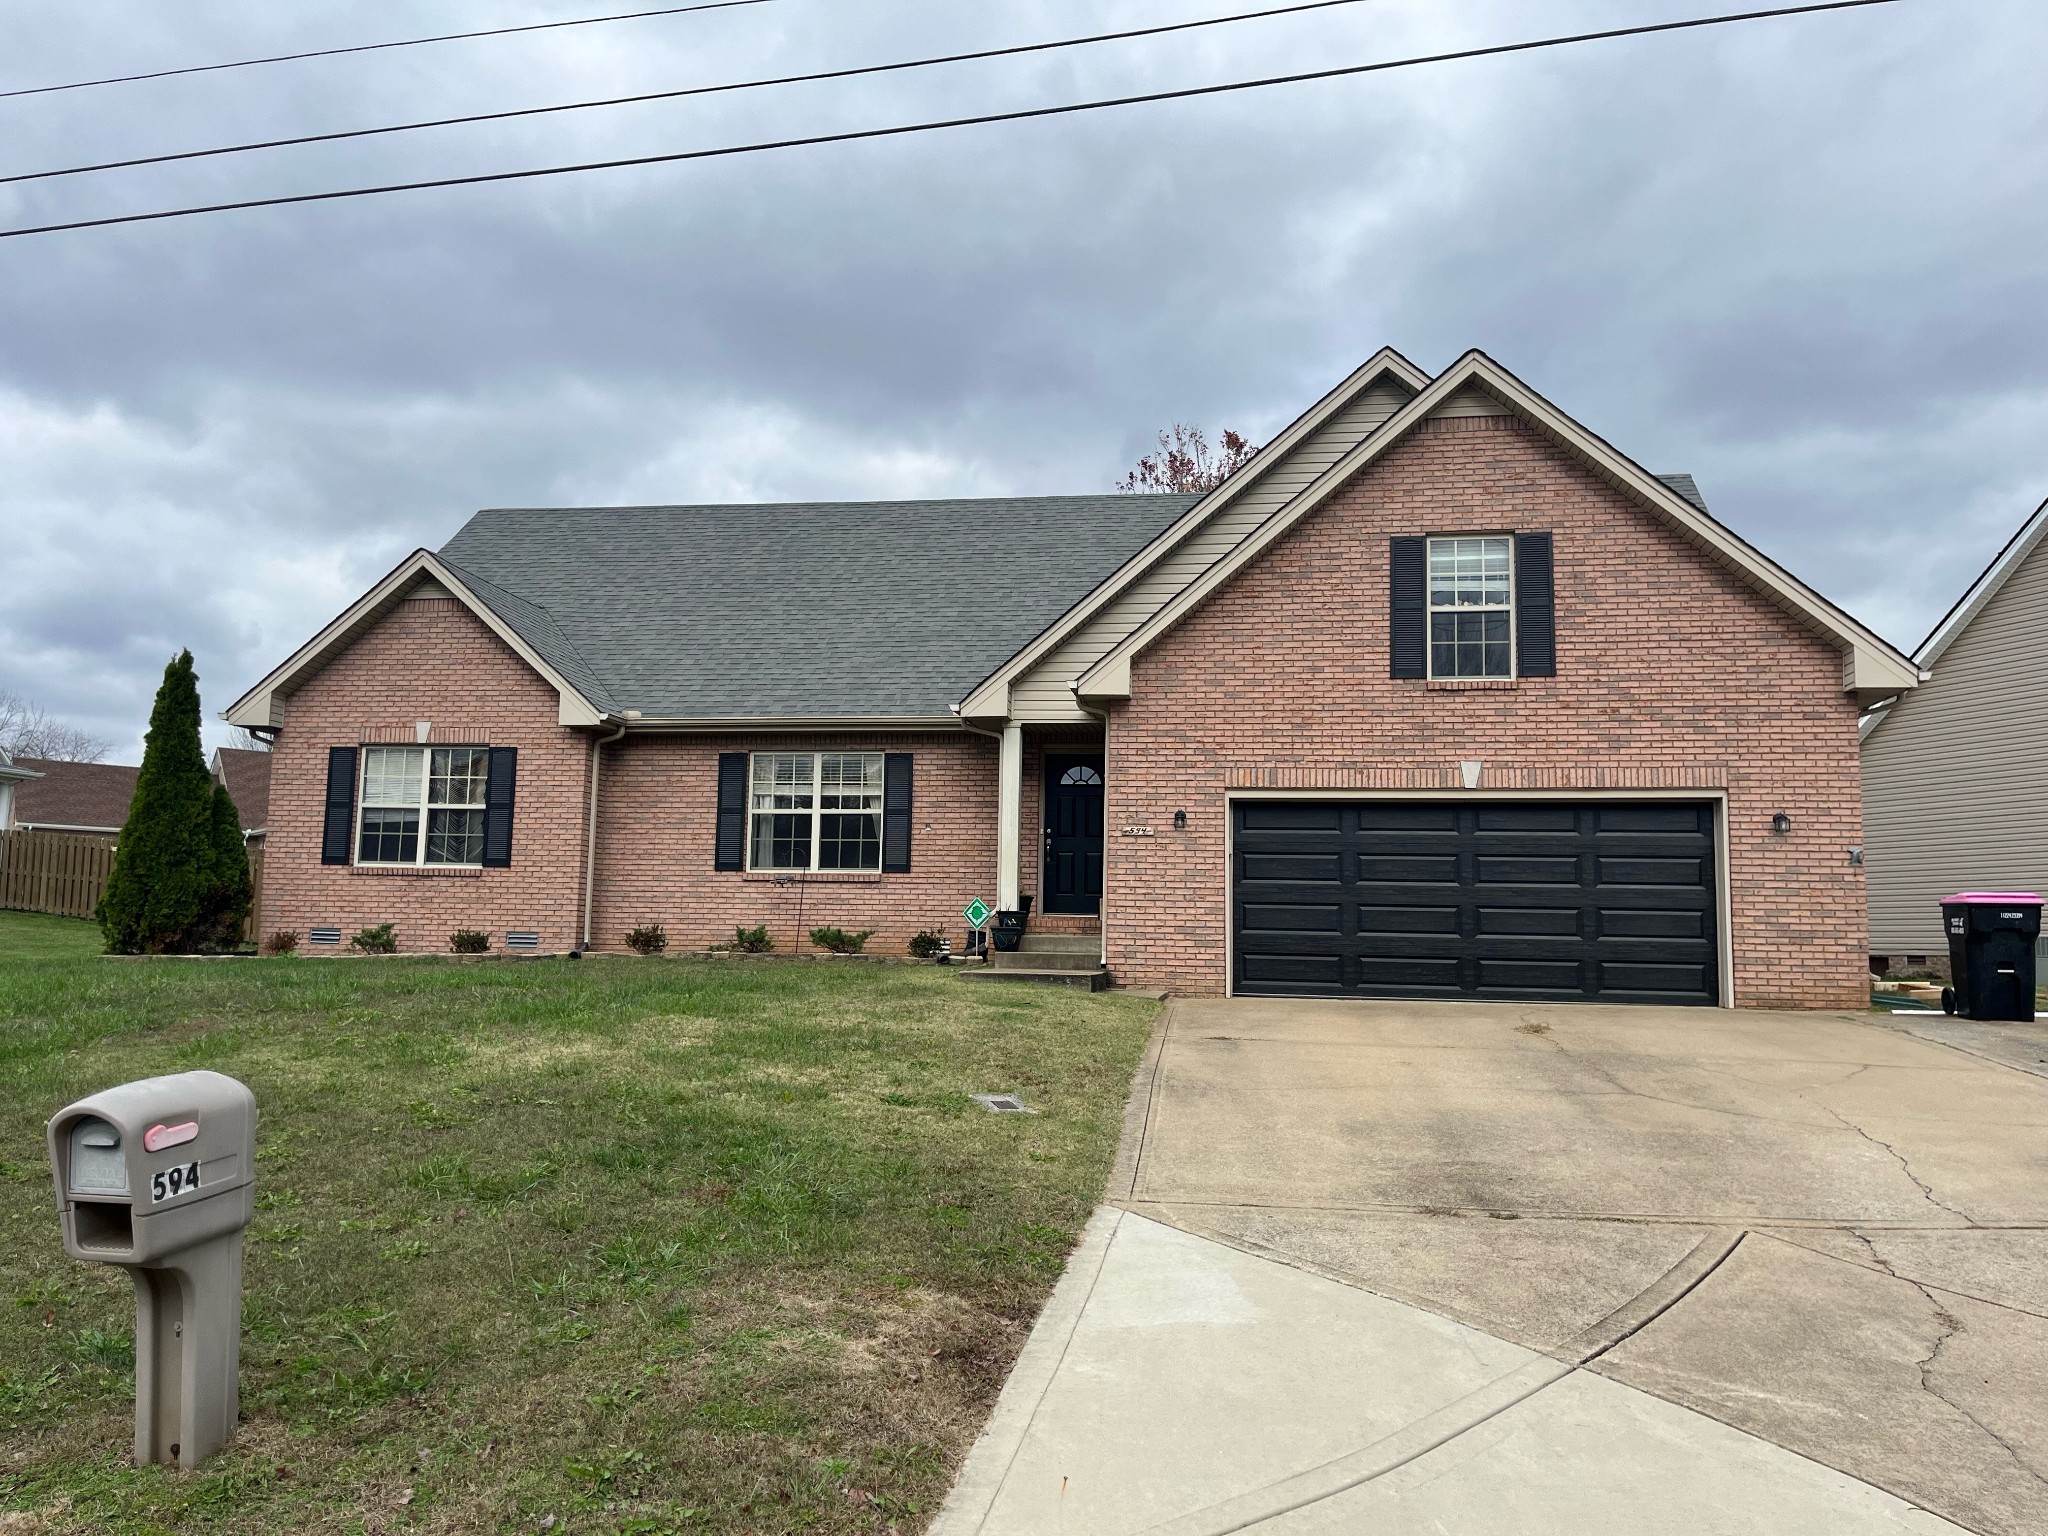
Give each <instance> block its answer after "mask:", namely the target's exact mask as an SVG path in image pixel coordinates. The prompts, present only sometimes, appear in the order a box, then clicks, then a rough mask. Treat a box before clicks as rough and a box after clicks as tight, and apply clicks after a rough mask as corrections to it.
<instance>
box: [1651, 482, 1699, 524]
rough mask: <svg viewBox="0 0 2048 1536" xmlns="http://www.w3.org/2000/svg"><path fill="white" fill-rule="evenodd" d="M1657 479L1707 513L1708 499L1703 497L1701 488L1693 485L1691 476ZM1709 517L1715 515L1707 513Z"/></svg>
mask: <svg viewBox="0 0 2048 1536" xmlns="http://www.w3.org/2000/svg"><path fill="white" fill-rule="evenodd" d="M1657 478H1658V479H1659V480H1662V481H1663V482H1664V483H1665V484H1666V485H1668V486H1670V487H1671V489H1673V490H1674V491H1676V492H1678V494H1679V495H1681V496H1683V497H1684V498H1685V499H1686V500H1687V501H1689V502H1691V503H1692V504H1693V505H1694V506H1696V507H1698V508H1699V509H1700V510H1701V511H1702V512H1706V511H1707V498H1706V497H1704V496H1702V495H1701V494H1700V488H1699V487H1698V486H1697V485H1695V484H1693V480H1692V476H1691V475H1659V476H1658V477H1657ZM1707 515H1708V516H1709V517H1712V516H1713V513H1711V512H1707Z"/></svg>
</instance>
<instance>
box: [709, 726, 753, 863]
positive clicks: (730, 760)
mask: <svg viewBox="0 0 2048 1536" xmlns="http://www.w3.org/2000/svg"><path fill="white" fill-rule="evenodd" d="M712 867H713V868H715V869H745V868H746V867H747V754H746V753H744V752H721V753H719V754H718V855H717V858H716V859H715V860H714V861H713V865H712Z"/></svg>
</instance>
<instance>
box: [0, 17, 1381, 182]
mask: <svg viewBox="0 0 2048 1536" xmlns="http://www.w3.org/2000/svg"><path fill="white" fill-rule="evenodd" d="M1365 3H1367V0H1306V3H1303V4H1296V5H1280V6H1274V7H1272V8H1270V9H1268V10H1263V11H1241V12H1238V13H1237V14H1235V15H1231V16H1206V17H1203V18H1201V19H1199V20H1196V21H1172V22H1166V23H1163V24H1161V25H1159V26H1152V27H1133V28H1130V29H1129V30H1127V31H1123V32H1097V33H1095V34H1093V35H1091V36H1088V37H1066V38H1058V39H1055V40H1053V41H1051V42H1043V43H1017V44H1014V45H1012V46H1010V47H1007V48H982V49H977V50H976V51H974V52H972V53H947V54H940V55H937V56H936V57H932V58H922V59H904V60H901V61H899V62H896V63H893V64H862V65H859V66H856V67H854V68H850V69H825V70H818V71H816V72H814V73H811V74H806V75H777V76H774V77H772V78H769V79H765V80H738V81H732V82H728V83H727V84H724V85H693V86H689V87H686V88H684V89H680V90H673V91H648V92H645V93H644V94H641V95H637V96H609V97H605V98H603V99H601V100H597V101H571V102H564V103H562V104H560V105H558V106H552V107H516V108H513V109H511V110H509V111H503V112H475V113H471V114H469V115H467V116H464V117H437V118H429V119H426V120H424V121H421V122H414V123H391V124H387V125H386V126H384V127H381V128H344V129H340V130H338V131H336V132H333V133H308V134H301V135H299V136H298V137H296V138H289V139H261V140H257V141H255V142H252V143H247V144H224V145H221V146H219V147H217V148H214V149H187V150H180V151H178V152H176V153H174V154H168V155H141V156H137V157H136V158H134V159H132V160H103V161H100V162H99V163H97V164H94V165H73V166H66V167H64V168H62V169H59V170H53V171H20V172H17V173H15V174H14V175H12V176H0V186H4V185H6V184H8V183H9V182H17V181H46V180H49V179H50V178H52V177H57V176H83V175H86V174H87V173H89V172H92V171H120V170H129V169H132V168H133V167H135V166H140V165H164V164H167V163H169V162H171V161H176V160H204V159H208V158H210V157H213V156H216V155H240V154H248V153H250V152H252V151H255V150H262V149H291V148H296V147H297V146H300V145H304V144H331V143H333V142H334V141H336V140H337V139H365V138H371V137H374V136H376V135H379V134H388V133H412V132H415V131H417V130H419V129H422V128H453V127H458V126H461V125H463V124H466V123H495V122H502V121H504V120H505V119H506V118H514V117H540V116H543V115H545V114H547V113H552V112H582V111H585V110H588V109H589V108H592V107H624V106H632V105H635V104H637V103H640V102H647V101H673V100H675V99H677V98H679V97H684V96H716V95H720V94H722V93H725V92H730V91H754V90H760V89H761V88H763V87H764V86H773V85H810V84H815V83H816V82H818V81H822V80H848V79H852V78H854V77H855V76H858V75H885V74H891V73H895V72H898V71H901V70H906V69H929V68H932V67H934V66H936V65H941V64H966V63H970V62H972V61H974V60H977V59H1004V58H1011V57H1014V56H1016V55H1018V54H1026V53H1049V52H1053V51H1055V50H1057V49H1061V48H1081V47H1085V46H1087V45H1089V44H1092V43H1115V42H1125V41H1128V40H1129V39H1131V38H1137V37H1157V36H1159V35H1160V34H1161V33H1165V32H1190V31H1195V30H1197V29H1199V28H1202V27H1221V26H1227V25H1229V24H1230V23H1232V22H1237V21H1263V20H1266V19H1268V18H1270V17H1274V16H1292V15H1297V14H1299V13H1301V12H1303V11H1326V10H1329V9H1331V8H1332V7H1335V6H1341V5H1362V4H1365Z"/></svg>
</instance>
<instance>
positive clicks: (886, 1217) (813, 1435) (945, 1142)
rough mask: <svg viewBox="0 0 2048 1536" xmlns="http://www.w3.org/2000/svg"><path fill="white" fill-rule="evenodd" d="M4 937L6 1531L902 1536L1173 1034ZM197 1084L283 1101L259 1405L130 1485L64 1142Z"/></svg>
mask: <svg viewBox="0 0 2048 1536" xmlns="http://www.w3.org/2000/svg"><path fill="white" fill-rule="evenodd" d="M9 916H11V915H9V914H0V1511H6V1512H8V1513H7V1514H6V1515H5V1516H0V1519H6V1520H11V1521H13V1525H12V1526H11V1527H9V1526H0V1530H6V1531H7V1536H14V1533H15V1531H16V1530H20V1531H23V1532H26V1531H34V1532H36V1533H37V1536H43V1533H45V1532H47V1533H50V1536H56V1533H60V1532H61V1533H71V1532H85V1531H92V1532H110V1533H143V1532H150V1533H155V1532H167V1531H178V1532H259V1531H260V1532H273V1531H279V1530H291V1531H294V1532H301V1531H303V1532H335V1533H343V1532H347V1533H365V1536H367V1533H381V1532H401V1531H403V1532H449V1533H456V1532H464V1533H467V1532H486V1531H502V1530H529V1531H531V1530H535V1529H538V1528H539V1522H540V1521H541V1520H543V1519H544V1518H547V1517H549V1516H552V1517H553V1518H554V1520H555V1522H556V1523H555V1525H554V1526H553V1527H552V1529H554V1530H556V1531H558V1532H559V1531H569V1532H579V1533H580V1532H612V1533H619V1536H626V1533H637V1536H653V1533H656V1532H661V1531H677V1532H682V1531H690V1532H697V1531H763V1530H821V1531H885V1530H887V1529H888V1528H889V1527H891V1526H894V1527H896V1528H897V1529H899V1530H904V1531H908V1530H913V1529H916V1528H918V1527H920V1526H921V1525H922V1524H923V1523H924V1521H925V1520H927V1519H928V1518H929V1517H930V1515H931V1513H932V1512H933V1511H934V1510H935V1509H936V1507H937V1504H938V1501H939V1499H940V1498H941V1497H942V1496H943V1491H944V1488H945V1486H946V1483H947V1482H948V1480H949V1478H950V1476H951V1472H952V1469H953V1467H954V1466H955V1465H956V1464H957V1460H958V1458H959V1457H960V1456H961V1455H962V1454H963V1453H964V1451H965V1449H966V1447H967V1445H968V1444H969V1443H970V1442H971V1440H972V1438H973V1435H974V1433H975V1431H976V1429H977V1428H978V1426H979V1424H980V1423H981V1421H982V1419H983V1418H984V1416H985V1415H986V1413H987V1410H988V1407H989V1406H990V1404H991V1403H992V1402H993V1399H994V1395H995V1392H996V1390H997V1388H998V1386H999V1385H1000V1382H1001V1379H1002V1376H1003V1374H1004V1373H1005V1371H1006V1370H1007V1369H1008V1366H1009V1362H1010V1361H1011V1360H1012V1359H1013V1358H1014V1357H1015V1353H1016V1350H1017V1349H1018V1347H1019V1346H1020V1345H1021V1343H1022V1340H1023V1336H1024V1333H1025V1331H1026V1329H1027V1328H1028V1326H1029V1322H1030V1319H1031V1318H1032V1317H1033V1316H1034V1315H1035V1313H1036V1310H1037V1308H1038V1306H1039V1305H1040V1303H1041V1302H1042V1300H1043V1298H1044V1296H1045V1294H1046V1292H1047V1291H1048V1290H1049V1288H1050V1286H1051V1283H1052V1281H1053V1280H1054V1279H1055V1278H1056V1276H1057V1273H1058V1270H1059V1267H1060V1265H1061V1263H1062V1262H1063V1260H1064V1257H1065V1254H1066V1252H1067V1250H1068V1248H1069V1247H1070V1246H1071V1244H1072V1242H1073V1240H1074V1238H1075V1237H1076V1236H1077V1235H1078V1233H1079V1230H1080V1226H1081V1223H1082V1222H1083V1221H1084V1220H1085V1219H1086V1216H1087V1212H1088V1210H1089V1209H1090V1207H1091V1206H1092V1204H1093V1202H1094V1201H1095V1199H1096V1198H1097V1196H1098V1195H1099V1193H1100V1190H1101V1187H1102V1182H1103V1179H1104V1177H1105V1175H1106V1172H1107V1169H1108V1165H1109V1160H1110V1157H1111V1155H1112V1152H1113V1149H1114V1143H1115V1137H1116V1132H1117V1126H1118V1119H1119V1112H1120V1107H1121V1104H1122V1100H1123V1096H1124V1093H1125V1090H1126V1088H1127V1086H1128V1083H1129V1079H1130V1073H1131V1071H1132V1069H1133V1067H1134V1066H1135V1064H1136V1061H1137V1058H1138V1055H1139V1052H1140V1051H1141V1049H1142V1047H1143V1043H1144V1039H1145V1036H1146V1033H1147V1031H1148V1029H1149V1027H1150V1023H1151V1019H1152V1016H1153V1007H1152V1005H1150V1004H1146V1003H1142V1002H1138V1001H1135V1000H1130V999H1123V998H1110V997H1090V996H1088V995H1086V994H1081V993H1073V992H1068V991H1066V990H1064V989H1044V990H1043V991H1041V990H1039V989H1023V988H1019V989H1009V988H986V987H982V988H974V987H965V986H960V985H958V984H957V983H956V982H955V980H954V979H953V978H952V977H951V976H950V975H949V974H948V973H947V972H945V971H941V970H934V969H919V968H907V967H896V966H880V965H875V966H845V967H840V966H831V967H827V966H806V965H801V964H793V963H786V962H776V961H773V960H767V961H760V962H740V961H735V962H728V963H726V964H722V965H718V966H709V965H680V964H673V963H666V962H658V961H650V962H640V961H633V960H606V961H590V962H584V963H582V964H571V963H568V962H562V963H558V964H545V963H522V964H517V965H512V964H503V965H459V964H438V963H433V962H420V963H417V964H411V965H406V966H386V965H371V964H351V963H349V962H346V961H313V960H303V959H285V960H274V961H263V962H246V963H229V964H220V965H212V966H196V965H186V966H178V965H175V964H165V965H142V964H134V965H115V964H111V963H109V962H104V961H94V960H91V959H77V960H67V959H63V958H54V959H53V958H27V957H22V958H9V955H10V952H9V950H8V948H7V945H6V939H7V927H6V924H7V918H8V917H9ZM199 1066H206V1067H213V1068H216V1069H218V1070H221V1071H225V1072H230V1073H234V1074H235V1075H237V1076H240V1077H242V1078H244V1079H245V1080H246V1081H248V1082H249V1083H250V1084H251V1086H252V1087H253V1088H254V1089H255V1090H256V1094H257V1098H258V1102H259V1104H260V1106H261V1111H262V1123H261V1128H260V1131H259V1153H258V1170H259V1171H258V1178H259V1184H258V1204H259V1209H258V1212H257V1218H256V1223H255V1225H254V1227H253V1228H252V1229H251V1233H250V1242H249V1248H248V1263H247V1291H246V1306H245V1314H244V1325H245V1337H244V1345H243V1359H244V1370H243V1408H244V1423H243V1426H242V1429H241V1432H240V1433H239V1435H238V1436H237V1439H236V1441H235V1442H234V1444H233V1445H232V1446H231V1447H230V1448H229V1449H228V1450H227V1451H226V1452H224V1453H223V1454H222V1455H221V1456H219V1457H217V1458H216V1459H215V1460H214V1461H213V1462H211V1463H210V1464H209V1465H208V1466H207V1467H205V1468H203V1469H201V1470H200V1471H199V1472H197V1473H191V1474H180V1473H175V1472H169V1471H166V1470H164V1469H162V1468H145V1469H137V1468H134V1467H131V1466H129V1465H128V1464H127V1458H126V1444H127V1439H128V1433H129V1429H128V1421H129V1415H130V1414H131V1412H132V1404H131V1398H130V1379H131V1377H130V1372H131V1371H132V1360H131V1355H130V1353H129V1351H130V1349H131V1347H132V1345H131V1329H132V1323H133V1317H132V1303H131V1300H130V1297H129V1292H128V1283H127V1281H126V1279H125V1277H124V1276H122V1275H121V1274H120V1273H119V1272H118V1271H113V1270H108V1269H105V1268H104V1267H101V1266H88V1265H79V1264H74V1263H71V1262H70V1261H68V1260H66V1259H64V1258H63V1256H62V1254H61V1253H60V1252H59V1250H58V1246H57V1236H56V1227H55V1221H54V1218H53V1216H52V1214H51V1212H50V1209H49V1185H48V1177H49V1176H48V1172H47V1168H46V1166H45V1162H44V1155H43V1151H42V1146H41V1128H42V1121H43V1119H44V1118H45V1117H46V1116H47V1115H48V1114H49V1113H50V1112H51V1111H52V1110H54V1109H55V1108H57V1107H58V1106H59V1105H61V1104H63V1103H65V1102H66V1101H68V1100H69V1099H71V1098H73V1097H76V1096H77V1095H79V1094H81V1093H84V1092H88V1091H91V1090H92V1089H95V1088H98V1087H102V1086H105V1085H107V1084H109V1083H113V1082H118V1081H122V1080H124V1079H127V1078H132V1077H140V1076H146V1075H149V1074H151V1073H156V1072H168V1071H180V1070H185V1069H188V1068H192V1067H199ZM990 1089H1006V1090H1007V1089H1020V1090H1022V1091H1023V1092H1024V1094H1025V1096H1026V1097H1027V1098H1028V1099H1029V1100H1030V1102H1031V1103H1032V1104H1033V1105H1034V1107H1038V1108H1040V1109H1041V1113H1039V1114H1036V1115H1030V1116H997V1115H989V1114H987V1113H985V1112H984V1111H982V1110H981V1109H980V1108H978V1107H977V1106H975V1105H974V1104H973V1103H972V1102H971V1101H970V1100H969V1099H968V1097H967V1095H968V1094H970V1093H973V1092H980V1091H987V1090H990ZM24 1521H26V1522H31V1523H26V1524H24V1523H23V1522H24Z"/></svg>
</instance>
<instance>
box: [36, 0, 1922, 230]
mask: <svg viewBox="0 0 2048 1536" xmlns="http://www.w3.org/2000/svg"><path fill="white" fill-rule="evenodd" d="M1897 3H1899V0H1823V3H1820V4H1813V5H1790V6H1780V7H1778V8H1776V9H1774V10H1767V11H1739V12H1733V13H1730V14H1726V15H1721V16H1696V17H1691V18H1689V19H1687V20H1684V21H1660V22H1653V23H1649V24H1647V25H1644V26H1636V27H1614V28H1610V29H1608V30H1606V31H1601V32H1575V33H1572V34H1570V35H1568V36H1563V37H1542V38H1535V39H1532V40H1530V41H1528V42H1522V43H1496V44H1493V45H1491V46H1489V47H1485V48H1462V49H1459V50H1457V51H1456V52H1452V53H1431V54H1421V55H1417V56H1416V57H1413V58H1406V59H1385V60H1381V61H1379V62H1377V63H1373V64H1346V65H1342V66H1339V67H1337V68H1334V69H1316V70H1308V71H1305V72H1303V73H1301V74H1293V75H1267V76H1264V77H1263V78H1261V79H1257V80H1232V81H1226V82H1225V83H1223V84H1220V85H1194V86H1185V87H1183V88H1181V89H1179V90H1172V91H1148V92H1145V93H1144V94H1142V95H1136V96H1111V97H1105V98H1102V99H1099V100H1095V101H1077V102H1066V103H1063V104H1061V105H1059V106H1052V107H1026V108H1023V109H1020V110H1018V111H1014V112H987V113H982V114H979V115H977V116H974V117H953V118H942V119H938V120H936V121H931V122H922V123H900V124H897V125H895V126H892V127H888V128H854V129H848V130H846V131H844V132H840V133H819V134H810V135H806V136H804V137H802V138H791V139H767V140H761V141H757V142H755V143H751V144H727V145H722V146H720V147H719V148H716V149H686V150H678V151H673V152H671V153H668V154H661V155H635V156H632V157H630V158H627V159H620V160H590V161H584V162H582V163H580V164H576V165H550V166H539V167H535V168H533V169H529V170H523V171H489V172H485V173H483V174H480V175H474V176H444V177H438V178H436V179H434V180H431V181H401V182H389V183H386V184H384V185H382V186H371V187H345V188H341V189H339V190H336V191H332V192H295V193H291V194H288V195H286V196H282V197H254V198H246V199H244V200H242V201H239V202H232V203H206V204H201V205H199V206H196V207H189V208H162V209H158V210H156V211H154V212H151V213H123V214H114V215H110V216H108V217H106V218H98V219H74V220H71V221H69V222H67V223H63V224H38V225H33V226H29V227H26V228H21V229H0V240H12V239H16V238H19V237H20V236H23V235H51V234H57V233H60V232H61V231H64V230H72V229H102V228H105V227H107V226H109V225H113V224H142V223H148V222H152V221H154V220H158V219H184V218H192V217H195V216H197V215H200V214H208V213H234V212H239V211H241V210H243V209H249V208H281V207H285V206H287V205H289V204H293V203H327V202H335V201H338V200H340V199H343V198H352V197H378V196H382V195H383V194H385V193H390V192H424V191H428V190H431V189H434V188H438V187H471V186H479V185H482V184H483V183H486V182H496V181H531V180H534V179H536V178H538V177H543V176H569V175H574V174H576V173H578V172H582V171H612V170H624V169H627V168H629V167H633V166H643V165H670V164H674V163H677V162H679V161H684V160H715V159H723V158H726V157H730V156H734V155H753V154H761V153H764V152H766V151H769V150H778V149H802V148H807V147H810V146H813V145H819V144H847V143H852V142H854V141H855V140H860V139H886V138H897V137H901V136H903V135H906V134H913V133H933V132H937V131H939V130H942V129H949V128H972V127H978V126H981V125H983V124H988V123H1016V122H1025V121H1028V120H1030V119H1033V118H1042V117H1065V116H1070V115H1072V114H1075V113H1080V112H1099V111H1103V110H1105V109H1107V108H1110V107H1133V106H1142V105H1146V104H1149V103H1152V102H1159V101H1185V100H1188V99H1191V98H1194V97H1198V96H1221V95H1226V94H1228V93H1231V92H1234V91H1255V90H1262V89H1264V88H1266V87H1268V86H1275V85H1300V84H1303V83H1305V82H1308V81H1312V80H1336V79H1342V78H1344V77H1347V76H1351V75H1370V74H1378V73H1381V72H1383V71H1386V70H1394V69H1413V68H1416V67H1418V66H1420V65H1425V64H1448V63H1453V62H1455V61H1457V60H1461V59H1483V58H1491V57H1495V56H1498V55H1501V54H1509V53H1531V52H1534V51H1536V50H1537V49H1542V48H1562V47H1566V46H1568V45H1570V44H1573V43H1595V42H1605V41H1608V40H1610V39H1613V38H1621V37H1644V36H1647V35H1649V34H1652V33H1657V32H1685V31H1692V30H1695V29H1697V28H1700V27H1719V26H1727V25H1730V24H1732V23H1735V22H1744V21H1767V20H1770V19H1771V18H1773V17H1780V16H1808V15H1813V14H1816V13H1818V12H1822V11H1852V10H1861V9H1863V8H1865V7H1868V6H1874V5H1895V4H1897Z"/></svg>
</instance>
